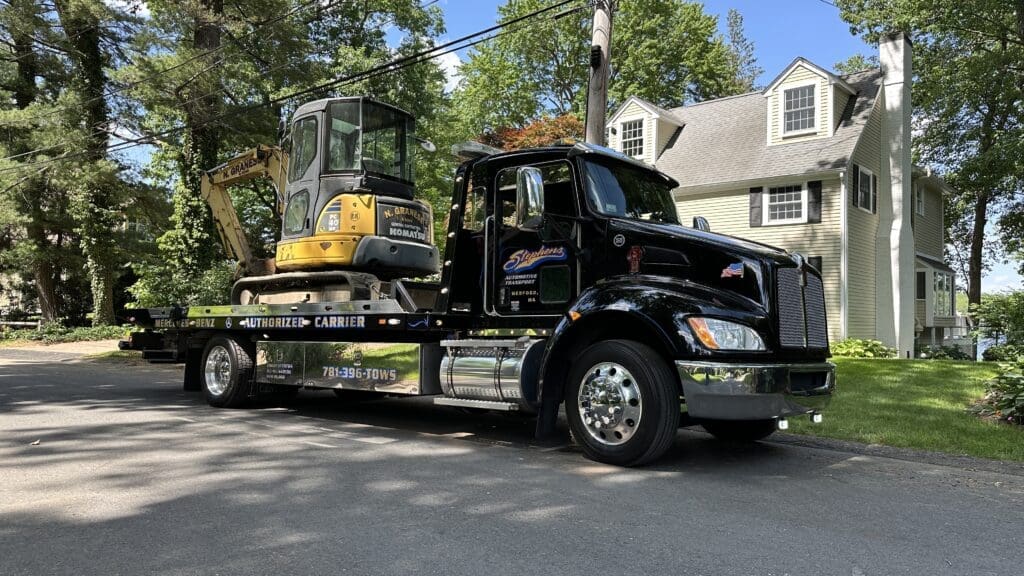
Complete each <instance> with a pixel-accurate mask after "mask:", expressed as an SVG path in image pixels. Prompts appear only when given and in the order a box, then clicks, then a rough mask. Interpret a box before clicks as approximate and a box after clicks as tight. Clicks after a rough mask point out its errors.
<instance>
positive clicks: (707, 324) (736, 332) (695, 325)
mask: <svg viewBox="0 0 1024 576" xmlns="http://www.w3.org/2000/svg"><path fill="white" fill-rule="evenodd" d="M686 323H687V324H689V325H690V330H692V331H693V334H694V335H695V336H697V339H698V340H700V343H701V344H703V345H704V346H705V347H707V348H710V349H711V350H765V346H764V340H761V336H760V335H759V334H758V333H757V331H755V330H754V329H753V328H750V327H749V326H744V325H743V324H737V323H735V322H729V321H726V320H718V319H716V318H699V317H694V316H691V317H689V318H687V319H686Z"/></svg>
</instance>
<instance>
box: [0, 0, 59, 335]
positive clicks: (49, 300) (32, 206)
mask: <svg viewBox="0 0 1024 576" xmlns="http://www.w3.org/2000/svg"><path fill="white" fill-rule="evenodd" d="M9 6H10V9H11V10H12V11H15V12H17V13H18V15H19V16H20V17H21V19H22V22H23V23H27V22H29V21H31V19H32V17H33V16H34V14H35V11H36V6H35V3H34V2H33V1H32V0H12V1H11V2H10V5H9ZM33 32H34V28H32V27H29V26H27V25H22V26H13V27H12V29H11V41H12V44H13V45H14V61H15V62H17V70H16V71H15V81H14V104H15V106H16V107H17V108H18V109H19V110H24V109H25V108H28V107H29V106H30V105H31V104H32V103H34V102H35V101H36V96H37V95H38V91H37V89H36V78H37V77H38V76H39V66H38V62H37V60H36V53H35V50H34V48H33V41H32V40H33ZM18 132H21V133H15V134H12V141H13V143H14V144H13V145H12V147H11V152H13V153H14V154H26V153H28V152H30V151H31V148H32V147H31V146H30V145H29V142H28V137H29V134H28V130H24V129H22V130H19V131H18ZM45 189H46V186H45V184H44V183H43V181H42V180H41V178H40V177H38V176H30V177H29V178H28V179H27V180H26V181H25V182H24V183H23V184H22V194H20V195H19V198H20V199H22V201H21V202H19V203H18V210H19V211H20V212H21V213H22V214H24V215H26V216H27V217H28V222H27V223H26V225H25V228H26V234H27V236H28V240H29V242H30V243H31V246H32V248H33V250H32V261H31V262H30V263H29V268H30V269H31V275H32V280H33V281H34V283H35V288H36V300H37V302H38V304H39V310H40V323H41V324H49V323H51V322H54V321H56V320H57V319H58V314H59V313H60V312H59V310H60V304H59V302H58V300H57V298H58V297H57V294H58V292H57V275H56V274H55V273H54V270H55V269H56V266H55V263H54V261H55V258H54V256H53V251H52V250H50V248H51V246H52V243H51V241H50V238H49V234H48V232H49V231H48V228H47V225H46V214H45V213H44V210H43V209H42V203H41V200H42V198H43V197H44V195H45Z"/></svg>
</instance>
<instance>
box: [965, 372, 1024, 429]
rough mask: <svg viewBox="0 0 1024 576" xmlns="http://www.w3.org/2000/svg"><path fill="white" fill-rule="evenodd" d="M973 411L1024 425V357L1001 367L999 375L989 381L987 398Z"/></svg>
mask: <svg viewBox="0 0 1024 576" xmlns="http://www.w3.org/2000/svg"><path fill="white" fill-rule="evenodd" d="M972 411H973V412H975V413H976V414H980V415H982V416H985V417H989V418H995V419H998V420H1000V421H1004V422H1009V423H1010V424H1024V357H1022V358H1018V359H1017V360H1016V361H1015V362H1012V363H1006V364H1001V365H1000V373H999V375H998V376H996V377H995V378H994V379H992V380H991V381H989V383H988V392H987V393H986V394H985V398H984V399H982V401H981V402H980V403H978V404H977V405H975V406H974V407H973V408H972Z"/></svg>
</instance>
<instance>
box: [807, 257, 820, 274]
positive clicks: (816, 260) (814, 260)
mask: <svg viewBox="0 0 1024 576" xmlns="http://www.w3.org/2000/svg"><path fill="white" fill-rule="evenodd" d="M807 263H808V264H810V265H811V268H814V269H815V270H817V271H818V273H819V274H821V273H822V272H823V271H822V269H821V256H811V257H809V258H807Z"/></svg>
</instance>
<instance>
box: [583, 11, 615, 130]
mask: <svg viewBox="0 0 1024 576" xmlns="http://www.w3.org/2000/svg"><path fill="white" fill-rule="evenodd" d="M613 4H614V0H595V1H594V32H593V39H592V40H591V42H590V83H589V85H588V88H587V130H586V141H587V143H589V144H600V145H603V144H604V120H605V114H607V108H608V77H609V76H610V75H611V57H612V10H613V8H614V6H613Z"/></svg>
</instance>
